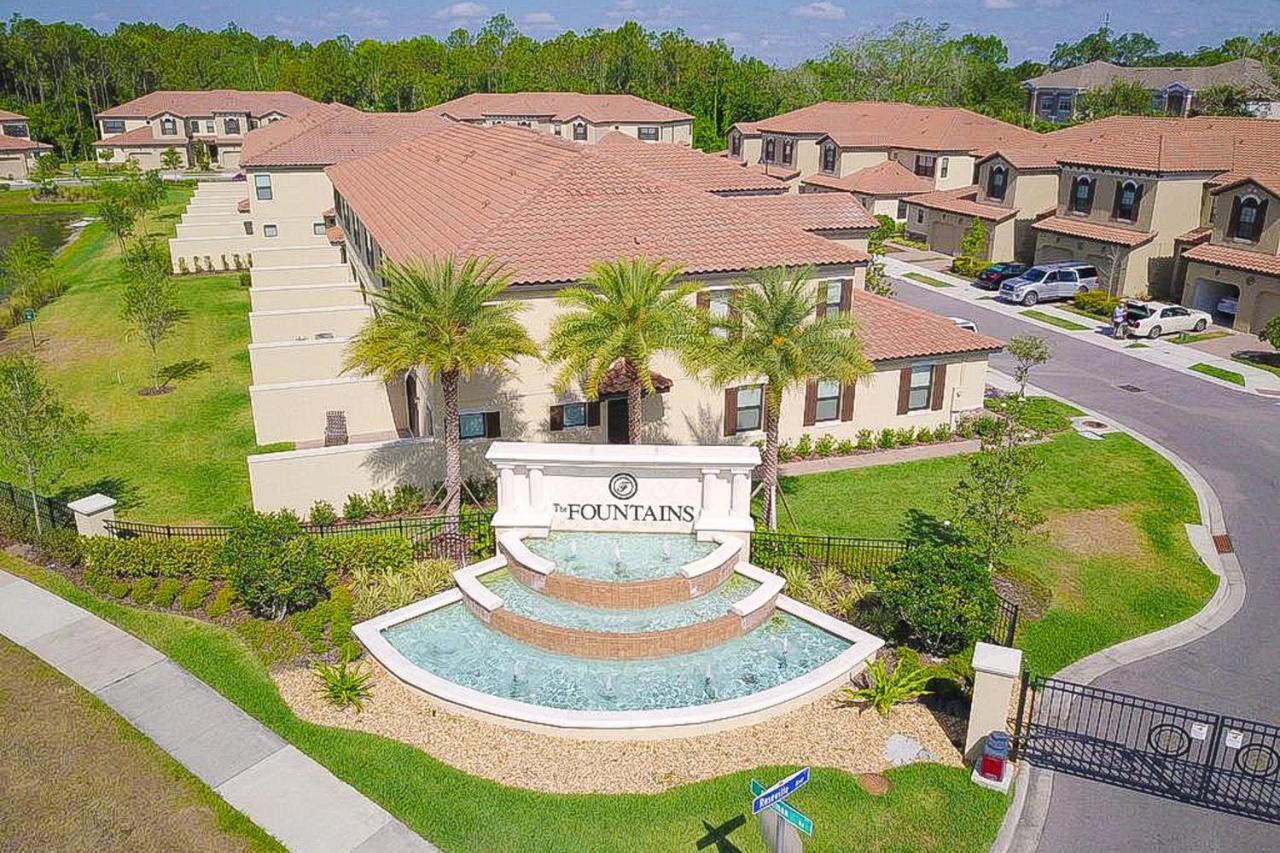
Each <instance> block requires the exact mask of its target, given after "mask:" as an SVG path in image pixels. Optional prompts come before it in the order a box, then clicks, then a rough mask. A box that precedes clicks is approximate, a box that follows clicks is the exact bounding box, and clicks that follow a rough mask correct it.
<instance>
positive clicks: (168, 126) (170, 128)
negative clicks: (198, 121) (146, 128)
mask: <svg viewBox="0 0 1280 853" xmlns="http://www.w3.org/2000/svg"><path fill="white" fill-rule="evenodd" d="M160 134H161V135H162V136H176V135H177V134H178V123H177V122H176V121H174V120H173V117H172V116H165V117H164V118H162V119H160Z"/></svg>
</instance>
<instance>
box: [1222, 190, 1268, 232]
mask: <svg viewBox="0 0 1280 853" xmlns="http://www.w3.org/2000/svg"><path fill="white" fill-rule="evenodd" d="M1266 218H1267V203H1266V202H1265V201H1263V200H1262V199H1260V198H1258V197H1257V196H1254V195H1249V196H1236V198H1235V201H1234V202H1232V204H1231V225H1230V227H1229V228H1228V229H1227V231H1228V233H1229V234H1230V235H1231V239H1233V240H1241V241H1244V242H1246V243H1256V242H1258V237H1259V236H1261V235H1262V225H1263V223H1264V222H1265V221H1266Z"/></svg>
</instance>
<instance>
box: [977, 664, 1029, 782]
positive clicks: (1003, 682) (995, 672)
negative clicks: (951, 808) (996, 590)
mask: <svg viewBox="0 0 1280 853" xmlns="http://www.w3.org/2000/svg"><path fill="white" fill-rule="evenodd" d="M973 672H974V677H973V704H972V706H971V707H970V709H969V728H968V730H967V731H966V732H965V736H964V756H965V760H966V761H970V762H974V761H977V759H978V758H979V757H980V756H981V755H982V748H983V746H984V745H985V744H986V740H987V735H989V734H991V733H992V732H1005V731H1007V730H1008V724H1009V709H1010V705H1011V704H1012V702H1013V688H1014V685H1015V684H1017V683H1018V679H1019V677H1020V676H1021V674H1022V652H1021V651H1019V650H1018V649H1011V648H1008V647H1007V646H997V645H994V644H992V643H978V644H977V646H975V647H974V650H973Z"/></svg>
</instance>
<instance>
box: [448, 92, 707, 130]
mask: <svg viewBox="0 0 1280 853" xmlns="http://www.w3.org/2000/svg"><path fill="white" fill-rule="evenodd" d="M434 109H436V110H437V111H439V112H440V114H441V115H447V116H449V117H450V118H455V119H459V120H461V121H478V120H480V119H483V118H486V117H488V116H537V117H545V118H549V119H552V120H558V121H571V120H572V119H575V118H584V119H586V120H587V121H589V122H591V123H592V124H601V123H605V122H646V121H651V122H659V123H661V122H679V121H691V120H692V119H693V116H691V115H689V114H688V113H682V112H680V111H679V110H673V109H672V108H671V107H664V106H663V105H662V104H655V103H654V102H653V101H646V100H645V99H644V98H637V97H636V96H635V95H586V94H581V93H578V92H492V93H487V92H475V93H472V94H470V95H463V96H462V97H461V98H454V99H453V100H452V101H445V102H444V103H443V104H438V105H437V106H436V107H435V108H434Z"/></svg>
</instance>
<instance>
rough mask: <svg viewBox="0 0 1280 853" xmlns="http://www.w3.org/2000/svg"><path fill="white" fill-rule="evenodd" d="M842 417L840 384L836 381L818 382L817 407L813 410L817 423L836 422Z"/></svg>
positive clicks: (824, 380)
mask: <svg viewBox="0 0 1280 853" xmlns="http://www.w3.org/2000/svg"><path fill="white" fill-rule="evenodd" d="M839 417H840V383H839V382H837V381H836V380H834V379H823V380H821V381H819V382H818V400H817V406H816V407H815V408H814V410H813V419H814V421H815V422H821V421H834V420H836V419H837V418H839Z"/></svg>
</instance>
